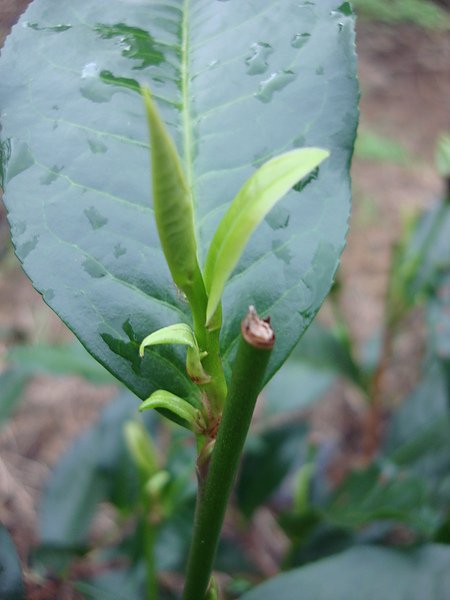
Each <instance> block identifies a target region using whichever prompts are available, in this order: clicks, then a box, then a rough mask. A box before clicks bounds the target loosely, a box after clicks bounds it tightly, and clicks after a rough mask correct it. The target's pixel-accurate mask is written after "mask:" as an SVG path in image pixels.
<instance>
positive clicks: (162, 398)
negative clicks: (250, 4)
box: [139, 390, 201, 428]
mask: <svg viewBox="0 0 450 600" xmlns="http://www.w3.org/2000/svg"><path fill="white" fill-rule="evenodd" d="M150 408H162V409H165V410H168V411H170V412H172V413H174V414H175V415H177V416H178V417H180V418H181V419H183V420H184V421H187V422H188V423H189V424H190V425H191V426H192V427H193V428H196V427H198V426H199V425H200V424H201V414H200V411H199V410H197V409H196V408H194V407H193V406H192V405H191V404H189V402H186V400H183V398H179V397H178V396H175V394H171V393H170V392H167V391H165V390H157V391H156V392H153V394H152V395H151V396H150V398H147V400H144V402H142V404H141V405H140V406H139V410H140V411H141V412H142V411H143V410H148V409H150Z"/></svg>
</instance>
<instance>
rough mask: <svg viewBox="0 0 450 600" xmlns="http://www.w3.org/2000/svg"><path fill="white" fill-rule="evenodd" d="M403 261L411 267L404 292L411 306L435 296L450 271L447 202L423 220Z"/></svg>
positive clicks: (423, 217)
mask: <svg viewBox="0 0 450 600" xmlns="http://www.w3.org/2000/svg"><path fill="white" fill-rule="evenodd" d="M401 259H402V263H403V264H407V265H410V267H409V273H407V280H406V286H407V287H406V290H405V292H406V293H407V295H408V297H409V301H410V303H411V304H414V303H415V302H417V300H420V299H421V298H423V297H424V296H426V295H427V294H428V295H429V294H430V293H431V294H433V290H435V289H436V287H437V285H438V283H439V279H440V277H441V273H442V272H443V271H445V270H446V269H448V268H449V267H450V204H449V203H448V202H446V200H445V199H444V200H442V201H440V202H437V203H436V204H435V206H433V207H432V208H431V209H430V210H428V211H425V212H424V213H423V214H422V215H421V216H420V218H419V219H418V222H417V224H416V226H415V228H414V231H413V232H412V234H411V236H410V238H409V240H408V242H407V245H406V247H405V248H404V250H403V254H402V257H401Z"/></svg>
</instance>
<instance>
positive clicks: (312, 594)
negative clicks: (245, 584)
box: [241, 544, 450, 600]
mask: <svg viewBox="0 0 450 600" xmlns="http://www.w3.org/2000/svg"><path fill="white" fill-rule="evenodd" d="M449 597H450V548H449V547H448V546H441V545H438V544H433V545H431V544H430V545H427V546H423V547H421V548H418V549H416V550H411V551H405V552H401V551H397V550H393V549H388V548H377V547H369V546H357V547H355V548H351V549H350V550H347V551H346V552H343V553H342V554H339V555H337V556H333V557H331V558H327V559H325V560H321V561H318V562H315V563H313V564H310V565H307V566H306V567H302V568H300V569H296V570H294V571H290V572H288V573H284V574H282V575H279V576H278V577H275V578H274V579H272V580H270V581H268V582H266V583H263V584H262V585H260V586H258V587H256V588H255V589H253V590H252V591H251V592H249V593H247V594H244V596H242V598H241V600H274V598H276V600H299V599H300V598H301V600H380V598H382V599H383V600H448V598H449Z"/></svg>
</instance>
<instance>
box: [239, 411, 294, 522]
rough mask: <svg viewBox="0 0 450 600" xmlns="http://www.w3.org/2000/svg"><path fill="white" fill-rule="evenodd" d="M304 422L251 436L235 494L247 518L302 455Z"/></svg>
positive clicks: (266, 498) (278, 484)
mask: <svg viewBox="0 0 450 600" xmlns="http://www.w3.org/2000/svg"><path fill="white" fill-rule="evenodd" d="M305 435H306V424H302V423H295V422H294V423H291V424H288V425H284V426H281V427H278V428H276V429H269V430H268V431H265V432H263V433H262V434H260V435H256V436H254V437H251V438H250V439H249V440H248V443H247V444H246V448H245V453H244V457H243V460H242V466H241V470H240V473H239V479H238V482H237V487H236V496H237V501H238V505H239V508H240V509H241V511H242V512H243V513H244V515H245V516H246V517H247V518H249V517H250V516H251V515H252V513H253V512H254V511H255V509H256V508H258V507H259V506H261V505H262V504H264V502H266V500H268V499H269V498H270V496H271V495H272V494H273V493H274V492H275V491H276V489H277V488H278V487H279V486H280V484H281V483H282V481H283V480H284V479H285V477H286V476H287V475H288V473H289V472H290V471H292V470H293V469H295V467H298V466H299V465H300V464H301V461H302V458H303V457H304V455H305V447H304V442H305Z"/></svg>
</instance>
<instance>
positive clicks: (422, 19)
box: [353, 0, 450, 30]
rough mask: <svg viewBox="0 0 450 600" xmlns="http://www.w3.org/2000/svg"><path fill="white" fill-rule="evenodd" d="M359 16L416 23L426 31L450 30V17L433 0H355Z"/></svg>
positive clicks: (354, 3)
mask: <svg viewBox="0 0 450 600" xmlns="http://www.w3.org/2000/svg"><path fill="white" fill-rule="evenodd" d="M353 5H354V6H355V8H356V10H357V12H359V14H361V15H364V16H366V17H370V18H372V19H376V20H378V21H384V22H385V23H401V22H403V21H406V22H409V23H414V24H415V25H418V26H419V27H424V28H426V29H438V30H442V29H443V30H449V29H450V16H449V15H448V12H446V10H445V9H444V8H440V7H439V6H437V5H436V4H435V3H434V2H432V1H431V0H353Z"/></svg>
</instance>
